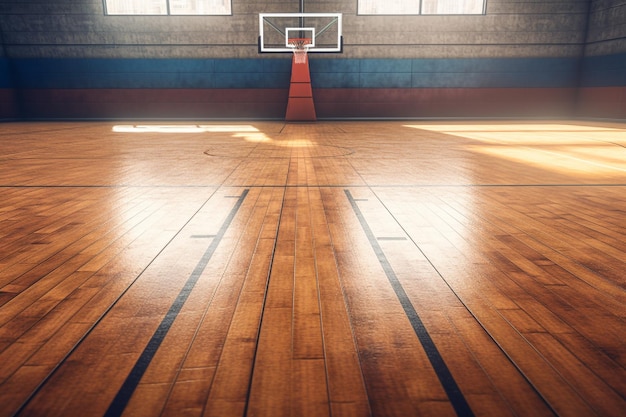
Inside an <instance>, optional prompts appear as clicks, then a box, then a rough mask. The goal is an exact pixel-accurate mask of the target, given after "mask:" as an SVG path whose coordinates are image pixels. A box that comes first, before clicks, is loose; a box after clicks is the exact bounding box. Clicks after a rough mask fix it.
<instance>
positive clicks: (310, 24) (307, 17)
mask: <svg viewBox="0 0 626 417" xmlns="http://www.w3.org/2000/svg"><path fill="white" fill-rule="evenodd" d="M295 38H307V39H310V42H309V43H308V44H307V45H306V48H307V51H308V52H342V51H343V41H342V24H341V13H261V14H259V52H260V53H271V52H293V50H294V46H293V43H290V41H289V39H295Z"/></svg>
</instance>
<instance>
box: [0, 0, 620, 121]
mask: <svg viewBox="0 0 626 417" xmlns="http://www.w3.org/2000/svg"><path fill="white" fill-rule="evenodd" d="M299 3H300V2H299V1H297V0H292V1H287V0H282V1H281V0H274V1H261V0H233V3H232V5H233V6H232V9H233V15H232V16H105V15H104V13H103V5H102V0H28V1H19V2H15V1H8V0H0V30H1V31H2V35H3V43H4V50H5V57H4V62H5V64H6V65H8V66H9V67H11V68H12V69H13V71H12V74H13V77H12V78H9V77H8V75H2V73H0V82H1V80H2V79H5V81H4V82H5V84H6V83H7V81H6V80H10V86H11V87H14V88H15V89H16V90H17V91H18V93H19V94H17V97H18V105H19V115H20V116H21V117H25V118H55V117H60V118H121V117H125V118H147V117H155V118H157V117H158V118H163V117H172V118H181V117H186V118H225V117H242V118H282V117H283V116H284V112H285V107H286V102H287V90H288V87H289V73H290V65H291V63H290V62H291V61H290V57H289V56H287V55H259V54H258V52H257V45H256V41H257V35H258V23H257V22H258V13H259V12H297V11H298V7H299ZM597 3H602V2H600V1H598V2H597ZM604 3H606V2H604ZM588 6H589V0H569V1H565V0H545V1H542V2H538V1H534V0H533V1H531V0H519V1H516V0H488V2H487V14H486V15H484V16H359V15H357V0H337V1H323V0H319V1H312V0H310V1H307V2H305V10H306V11H307V12H331V11H332V12H341V13H343V15H344V53H343V54H339V55H334V54H333V55H331V54H328V55H323V54H319V55H312V56H311V72H312V73H311V77H312V82H313V87H314V98H315V101H316V109H317V113H318V116H319V117H322V118H334V117H449V116H459V117H466V116H503V117H507V116H542V117H564V116H570V115H573V114H574V111H575V109H574V103H575V100H576V97H577V87H578V83H579V82H580V78H581V77H580V75H581V73H580V65H579V64H580V59H581V57H582V56H583V52H584V46H585V33H586V28H587V13H588ZM617 21H618V22H619V17H618V19H617ZM622 22H623V20H622ZM618 26H619V25H618ZM3 77H4V78H3Z"/></svg>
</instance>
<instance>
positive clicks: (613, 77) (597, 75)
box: [581, 53, 626, 87]
mask: <svg viewBox="0 0 626 417" xmlns="http://www.w3.org/2000/svg"><path fill="white" fill-rule="evenodd" d="M617 86H626V53H623V54H615V55H602V56H590V57H586V58H585V59H584V60H583V78H582V82H581V87H617Z"/></svg>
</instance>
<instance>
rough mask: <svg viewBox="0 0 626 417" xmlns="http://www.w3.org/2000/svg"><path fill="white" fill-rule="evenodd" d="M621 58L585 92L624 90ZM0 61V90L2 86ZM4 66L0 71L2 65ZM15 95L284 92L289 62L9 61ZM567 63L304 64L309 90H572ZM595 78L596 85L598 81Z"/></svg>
mask: <svg viewBox="0 0 626 417" xmlns="http://www.w3.org/2000/svg"><path fill="white" fill-rule="evenodd" d="M625 57H626V54H623V55H621V56H609V57H594V58H589V59H587V60H585V61H584V63H583V68H584V70H585V76H584V78H583V79H584V81H585V85H587V86H590V85H594V83H609V84H608V85H626V80H625V79H624V77H625V74H626V71H624V69H625V68H626V64H624V61H625ZM7 62H8V60H6V59H5V60H0V86H1V85H2V83H4V84H7V83H10V77H9V73H8V64H7ZM3 63H4V64H3ZM12 63H13V65H14V68H15V74H16V79H15V80H14V82H15V84H16V85H15V87H17V88H32V89H38V88H40V89H52V88H55V89H73V88H75V89H83V88H85V89H88V88H112V89H114V88H155V89H158V88H229V89H230V88H233V89H237V88H242V89H249V88H279V89H282V88H288V87H289V79H290V73H291V58H290V57H288V56H285V57H282V58H254V59H87V58H85V59H60V58H51V59H44V58H37V59H15V60H13V61H12ZM578 64H579V61H578V60H577V59H575V58H484V59H479V58H471V59H341V58H325V57H317V56H312V58H311V61H310V65H311V78H312V84H313V87H314V88H533V87H545V88H567V87H577V83H578V70H579V65H578ZM597 78H600V80H598V79H597Z"/></svg>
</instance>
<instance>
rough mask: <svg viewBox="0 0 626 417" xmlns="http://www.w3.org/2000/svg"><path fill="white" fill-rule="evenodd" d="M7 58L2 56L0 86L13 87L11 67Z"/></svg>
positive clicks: (0, 60) (0, 61)
mask: <svg viewBox="0 0 626 417" xmlns="http://www.w3.org/2000/svg"><path fill="white" fill-rule="evenodd" d="M9 65H10V64H9V60H8V59H7V58H0V88H11V87H13V81H12V76H11V68H10V66H9Z"/></svg>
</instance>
